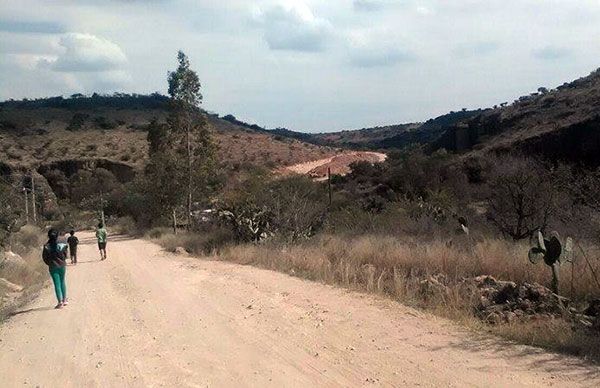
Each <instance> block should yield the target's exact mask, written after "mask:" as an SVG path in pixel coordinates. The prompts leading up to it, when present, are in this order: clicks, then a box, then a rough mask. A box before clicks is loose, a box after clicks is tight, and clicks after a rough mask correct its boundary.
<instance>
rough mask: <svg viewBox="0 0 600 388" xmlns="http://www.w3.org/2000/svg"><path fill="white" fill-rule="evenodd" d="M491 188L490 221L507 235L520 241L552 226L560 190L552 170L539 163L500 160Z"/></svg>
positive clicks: (521, 160)
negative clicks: (549, 170) (551, 219)
mask: <svg viewBox="0 0 600 388" xmlns="http://www.w3.org/2000/svg"><path fill="white" fill-rule="evenodd" d="M488 185H489V190H490V197H489V205H490V209H489V218H490V220H491V222H492V223H493V224H494V225H495V226H496V227H497V228H498V229H499V230H500V232H502V233H503V234H504V235H506V236H510V237H512V238H513V239H515V240H520V239H523V238H528V237H530V236H531V234H532V233H533V232H535V231H536V230H544V229H545V228H546V227H547V226H548V223H549V221H550V217H551V216H552V215H553V214H554V212H555V210H556V197H557V191H556V189H555V187H554V186H553V184H552V179H551V177H550V174H549V173H548V171H547V170H545V169H544V168H543V167H542V166H540V165H539V164H538V163H536V162H535V161H533V160H531V159H524V158H514V157H502V158H499V159H498V161H497V163H495V168H494V170H493V172H492V177H491V179H490V182H489V184H488Z"/></svg>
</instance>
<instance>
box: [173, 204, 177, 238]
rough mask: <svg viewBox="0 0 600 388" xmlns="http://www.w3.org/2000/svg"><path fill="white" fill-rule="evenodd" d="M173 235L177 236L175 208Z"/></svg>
mask: <svg viewBox="0 0 600 388" xmlns="http://www.w3.org/2000/svg"><path fill="white" fill-rule="evenodd" d="M173 234H177V214H175V208H173Z"/></svg>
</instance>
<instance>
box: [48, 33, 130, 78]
mask: <svg viewBox="0 0 600 388" xmlns="http://www.w3.org/2000/svg"><path fill="white" fill-rule="evenodd" d="M59 43H60V46H62V47H63V48H64V50H65V51H64V53H62V54H61V55H59V56H58V58H57V59H56V60H54V61H44V62H42V64H43V65H48V66H49V67H50V68H51V69H52V70H55V71H61V72H99V71H109V70H116V69H118V68H120V67H122V66H123V65H124V64H125V63H126V62H127V57H126V56H125V53H123V50H121V48H120V47H119V46H118V45H117V44H115V43H113V42H111V41H109V40H107V39H104V38H101V37H98V36H95V35H90V34H81V33H68V34H65V35H64V36H62V37H61V38H60V42H59Z"/></svg>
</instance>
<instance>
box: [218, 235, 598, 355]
mask: <svg viewBox="0 0 600 388" xmlns="http://www.w3.org/2000/svg"><path fill="white" fill-rule="evenodd" d="M526 251H527V246H525V245H522V244H513V243H511V242H507V241H504V240H484V241H481V242H473V243H471V244H461V245H460V246H457V245H453V246H449V245H448V244H447V243H446V242H444V241H434V242H431V243H427V244H419V243H418V242H417V241H416V240H399V239H397V238H394V237H383V236H362V237H358V238H353V239H347V238H343V237H338V236H335V237H331V236H329V237H321V238H319V239H317V240H316V241H309V242H307V243H305V244H302V245H295V246H274V245H263V246H257V245H236V246H231V247H229V248H227V249H225V250H224V251H223V252H222V253H221V254H220V255H218V256H217V258H219V259H222V260H227V261H232V262H236V263H240V264H251V265H257V266H260V267H263V268H268V269H272V270H277V271H283V272H286V273H289V274H291V275H294V276H299V277H303V278H306V279H310V280H314V281H321V282H324V283H328V284H336V285H342V286H344V287H347V288H351V289H355V290H361V291H367V292H373V293H378V294H381V295H384V296H387V297H391V298H393V299H396V300H398V301H401V302H402V303H405V304H408V305H412V306H416V307H420V308H425V309H428V310H430V311H432V312H434V313H436V314H438V315H442V316H445V317H448V318H451V319H454V320H456V321H459V322H461V323H463V324H465V325H467V326H468V327H472V328H476V329H479V330H482V329H483V330H486V331H490V332H493V333H495V334H498V335H501V336H503V337H505V338H509V339H512V340H515V341H517V342H519V343H524V344H528V345H534V346H542V347H545V348H548V349H553V350H557V351H562V352H568V353H571V354H576V355H580V356H583V357H589V358H593V359H596V360H600V338H598V336H597V335H596V336H593V335H590V334H589V333H587V332H585V331H584V330H572V328H571V325H570V324H569V323H568V322H567V321H565V320H562V319H551V320H540V321H536V322H529V323H511V324H506V325H499V326H489V325H486V324H484V323H482V322H481V321H479V320H477V319H476V318H474V315H473V307H474V303H475V295H472V294H471V295H469V294H465V292H464V287H461V280H462V279H464V278H467V277H473V276H478V275H482V274H487V275H492V276H494V277H496V278H498V279H503V280H513V281H516V282H538V283H541V284H547V283H548V282H549V277H550V271H549V270H548V268H547V267H546V266H544V265H541V264H540V265H537V266H534V265H531V264H529V263H528V262H527V260H526V256H525V254H524V252H526ZM595 266H596V270H597V271H598V270H600V265H599V262H598V261H597V260H596V262H595ZM563 268H564V269H567V270H569V271H570V268H569V265H565V266H563ZM575 271H576V274H577V276H576V279H577V282H575V283H574V297H575V298H576V299H585V298H589V297H590V296H591V295H596V296H598V293H599V292H600V290H598V288H597V286H596V284H595V283H594V281H593V278H592V276H591V274H590V271H589V270H588V269H587V268H586V264H585V263H584V262H583V261H580V262H579V263H577V264H576V265H575ZM565 272H567V271H565ZM437 274H442V275H443V276H445V278H446V280H447V283H448V284H449V285H450V286H449V291H448V292H447V293H431V292H429V290H427V289H426V288H424V287H423V284H422V280H423V279H425V278H428V277H429V276H431V275H437ZM564 283H565V284H564V287H563V288H564V289H565V290H564V292H563V293H565V294H566V295H568V294H569V292H570V284H568V282H564Z"/></svg>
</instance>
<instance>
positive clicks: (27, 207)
mask: <svg viewBox="0 0 600 388" xmlns="http://www.w3.org/2000/svg"><path fill="white" fill-rule="evenodd" d="M23 194H24V195H25V218H26V220H27V223H29V196H28V195H27V188H26V187H23Z"/></svg>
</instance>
